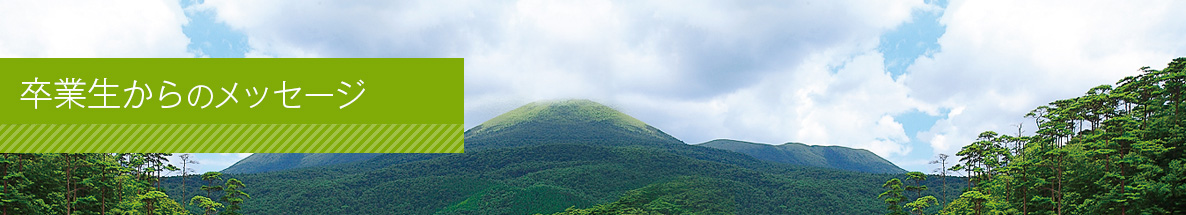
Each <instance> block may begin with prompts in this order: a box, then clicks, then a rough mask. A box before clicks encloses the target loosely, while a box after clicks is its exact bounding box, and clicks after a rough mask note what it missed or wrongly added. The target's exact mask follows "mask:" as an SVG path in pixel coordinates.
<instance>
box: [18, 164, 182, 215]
mask: <svg viewBox="0 0 1186 215" xmlns="http://www.w3.org/2000/svg"><path fill="white" fill-rule="evenodd" d="M164 156H167V155H165V154H94V153H92V154H12V153H4V154H0V175H2V176H3V179H2V180H0V184H2V185H3V187H4V188H3V190H2V192H0V214H188V211H186V210H184V208H182V207H181V206H180V204H177V202H175V201H173V200H172V199H169V197H168V195H166V194H165V193H164V192H162V191H161V190H160V189H159V188H157V187H156V186H155V185H156V184H157V183H158V182H159V180H157V178H156V177H157V176H159V175H160V174H161V172H163V171H167V170H169V169H172V168H169V165H167V164H165V162H166V161H167V160H164Z"/></svg>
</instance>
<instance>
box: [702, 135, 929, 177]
mask: <svg viewBox="0 0 1186 215" xmlns="http://www.w3.org/2000/svg"><path fill="white" fill-rule="evenodd" d="M696 145H698V146H704V147H711V148H717V149H724V150H729V151H734V152H739V153H742V154H746V155H750V156H753V157H754V158H757V159H761V160H766V161H773V162H779V163H789V164H797V165H806V166H815V167H824V168H834V169H843V170H850V171H859V172H871V173H905V172H906V170H904V169H902V168H901V167H898V166H897V165H895V164H894V163H893V162H890V161H889V160H886V159H885V158H882V157H881V156H877V154H874V153H873V152H870V151H869V150H865V149H856V148H848V147H843V146H819V145H807V144H804V143H798V142H787V143H783V144H778V145H772V144H764V143H755V142H747V141H740V140H730V139H716V140H711V141H708V142H704V143H700V144H696Z"/></svg>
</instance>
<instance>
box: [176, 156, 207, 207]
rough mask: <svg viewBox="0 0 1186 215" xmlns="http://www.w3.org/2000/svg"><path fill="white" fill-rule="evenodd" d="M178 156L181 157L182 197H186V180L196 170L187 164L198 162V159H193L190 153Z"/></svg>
mask: <svg viewBox="0 0 1186 215" xmlns="http://www.w3.org/2000/svg"><path fill="white" fill-rule="evenodd" d="M177 157H179V158H181V197H182V198H185V181H187V180H189V173H190V172H193V171H194V170H193V169H190V168H188V167H186V165H187V164H198V161H197V160H193V159H192V158H191V155H190V154H181V155H180V156H177ZM207 195H209V194H207Z"/></svg>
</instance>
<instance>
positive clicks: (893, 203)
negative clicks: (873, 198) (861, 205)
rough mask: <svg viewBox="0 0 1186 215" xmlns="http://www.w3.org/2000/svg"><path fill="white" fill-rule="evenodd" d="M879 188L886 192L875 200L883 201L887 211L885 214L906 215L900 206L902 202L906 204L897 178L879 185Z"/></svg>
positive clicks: (900, 182)
mask: <svg viewBox="0 0 1186 215" xmlns="http://www.w3.org/2000/svg"><path fill="white" fill-rule="evenodd" d="M881 187H882V188H885V189H886V190H885V192H882V193H881V195H877V198H881V199H885V204H886V207H885V209H886V210H888V211H889V212H888V213H886V214H891V215H904V214H906V212H905V211H902V205H901V204H902V203H903V202H906V197H905V196H903V195H902V192H903V188H902V181H901V180H898V179H897V178H894V179H890V180H889V181H886V182H885V185H881Z"/></svg>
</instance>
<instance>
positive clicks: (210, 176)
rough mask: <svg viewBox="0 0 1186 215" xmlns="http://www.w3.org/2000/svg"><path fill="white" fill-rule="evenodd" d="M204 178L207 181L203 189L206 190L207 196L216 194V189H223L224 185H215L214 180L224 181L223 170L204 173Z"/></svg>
mask: <svg viewBox="0 0 1186 215" xmlns="http://www.w3.org/2000/svg"><path fill="white" fill-rule="evenodd" d="M202 180H203V181H206V185H202V190H205V191H206V196H214V191H222V185H214V182H218V181H222V173H221V172H206V173H202Z"/></svg>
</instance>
